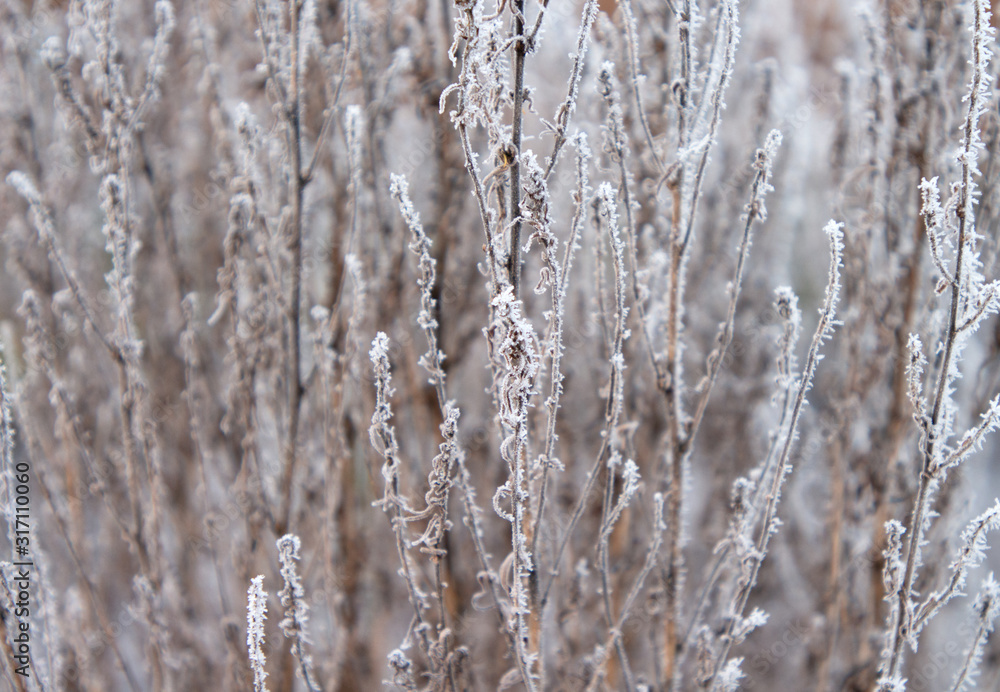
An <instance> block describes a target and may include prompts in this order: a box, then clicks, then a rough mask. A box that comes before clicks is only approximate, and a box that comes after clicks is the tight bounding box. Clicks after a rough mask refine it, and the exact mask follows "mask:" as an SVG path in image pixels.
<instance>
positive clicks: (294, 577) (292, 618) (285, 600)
mask: <svg viewBox="0 0 1000 692" xmlns="http://www.w3.org/2000/svg"><path fill="white" fill-rule="evenodd" d="M301 546H302V542H301V541H300V540H299V537H298V536H296V535H294V534H290V533H289V534H285V535H284V536H282V537H281V538H279V539H278V541H277V547H278V561H279V562H280V563H281V578H282V579H283V580H284V582H285V586H284V588H283V589H282V590H281V591H280V592H279V593H278V596H279V597H280V598H281V605H282V606H284V608H285V617H284V619H283V620H282V621H281V624H280V626H281V633H282V634H284V635H285V637H286V638H287V639H290V640H291V642H292V655H293V656H295V659H296V660H297V661H298V662H299V666H298V669H297V673H298V676H299V677H300V678H301V679H302V682H303V683H305V686H306V687H307V688H308V689H309V690H310V692H316V691H318V690H319V685H317V684H316V681H315V680H314V679H313V677H314V676H313V671H312V656H310V655H309V653H308V650H307V647H308V645H309V604H308V603H306V600H305V596H306V592H305V589H304V588H303V587H302V578H301V577H300V576H299V573H298V569H297V568H296V566H295V563H296V562H297V561H298V560H299V559H300V558H299V549H300V548H301Z"/></svg>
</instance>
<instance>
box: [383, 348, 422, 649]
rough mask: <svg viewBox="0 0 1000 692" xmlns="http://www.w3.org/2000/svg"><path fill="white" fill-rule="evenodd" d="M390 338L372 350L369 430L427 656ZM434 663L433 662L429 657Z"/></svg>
mask: <svg viewBox="0 0 1000 692" xmlns="http://www.w3.org/2000/svg"><path fill="white" fill-rule="evenodd" d="M388 348H389V337H388V336H386V335H385V333H384V332H379V333H378V334H376V335H375V339H374V340H373V341H372V349H371V351H369V354H368V355H369V357H370V358H371V361H372V366H373V369H374V374H375V411H374V412H373V413H372V424H371V427H370V428H369V429H368V433H369V436H370V437H371V442H372V446H373V447H375V449H376V450H378V451H379V453H380V454H381V455H382V457H383V458H384V459H385V463H384V464H383V466H382V478H383V480H384V481H385V490H384V493H383V496H382V499H381V500H379V501H378V503H377V504H379V505H380V506H381V507H382V510H383V511H384V512H385V513H386V514H388V515H389V517H390V519H389V523H390V525H391V526H392V533H393V536H394V537H395V540H396V553H397V556H398V558H399V565H400V573H401V574H402V576H403V581H404V582H405V583H406V590H407V593H408V595H409V599H410V603H411V604H412V605H413V610H414V615H415V619H416V623H417V632H418V633H420V635H421V636H420V637H419V641H420V645H421V648H422V649H423V650H424V652H425V653H426V651H427V640H426V635H427V631H428V626H427V623H426V620H425V619H424V609H425V607H426V603H425V602H424V597H423V595H422V594H421V593H420V590H419V588H418V586H417V581H416V579H417V578H416V575H415V574H414V572H413V569H412V567H411V565H410V557H409V554H408V551H407V543H406V537H405V535H404V534H405V532H406V519H407V517H406V507H405V503H404V500H403V498H402V497H400V494H399V493H400V486H399V472H400V459H399V445H398V444H397V442H396V429H395V427H394V426H393V425H392V407H391V406H390V404H389V398H390V397H391V396H392V392H393V389H392V384H391V383H392V374H391V371H390V369H389V354H388ZM429 658H430V660H431V661H432V662H433V660H434V659H433V658H432V657H429Z"/></svg>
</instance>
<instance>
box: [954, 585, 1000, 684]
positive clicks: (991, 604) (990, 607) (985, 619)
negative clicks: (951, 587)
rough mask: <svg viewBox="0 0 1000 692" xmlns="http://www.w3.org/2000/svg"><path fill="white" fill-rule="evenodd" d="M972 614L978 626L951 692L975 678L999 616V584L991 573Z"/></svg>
mask: <svg viewBox="0 0 1000 692" xmlns="http://www.w3.org/2000/svg"><path fill="white" fill-rule="evenodd" d="M974 612H975V615H976V618H977V619H978V621H979V626H978V627H977V628H976V634H975V636H974V637H973V639H972V643H971V644H970V645H969V651H968V653H967V654H966V656H965V661H964V662H963V664H962V668H961V670H959V671H958V675H957V676H956V677H955V684H954V685H953V686H952V688H951V689H952V692H961V690H964V689H965V688H966V684H968V683H971V682H972V681H973V679H974V678H975V675H976V673H977V672H978V671H977V669H978V668H979V662H980V660H981V659H982V656H983V646H984V645H985V644H986V640H987V638H988V637H989V636H990V633H992V632H993V626H994V624H995V623H996V618H997V615H998V614H1000V584H997V582H996V580H994V578H993V573H992V572H990V573H989V575H988V576H987V577H986V581H985V583H984V584H983V588H982V590H981V591H980V593H979V597H978V598H977V599H976V604H975V606H974Z"/></svg>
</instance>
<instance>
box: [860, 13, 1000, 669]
mask: <svg viewBox="0 0 1000 692" xmlns="http://www.w3.org/2000/svg"><path fill="white" fill-rule="evenodd" d="M972 4H973V8H972V9H973V20H972V27H971V30H972V57H971V61H970V62H971V64H972V82H971V83H970V85H969V94H968V101H969V107H968V111H967V112H966V118H965V126H964V128H963V135H962V150H961V152H960V153H959V157H958V158H959V163H960V164H961V169H962V178H961V182H960V183H959V184H958V187H957V199H956V211H955V214H956V216H957V217H958V218H957V226H958V228H957V234H958V239H957V246H956V248H955V270H954V272H953V273H952V275H951V276H952V277H953V280H952V281H951V300H950V306H949V313H948V322H947V324H946V325H945V329H944V334H943V336H942V340H943V342H944V348H943V353H941V354H940V358H941V361H940V362H941V366H940V371H939V373H938V380H937V384H936V387H935V392H934V403H933V408H932V411H931V414H930V421H929V422H928V425H927V428H928V431H929V432H928V433H927V440H926V443H925V444H924V445H923V449H922V450H921V451H922V452H923V454H922V456H923V459H922V462H921V473H920V482H919V485H918V487H917V493H916V497H915V499H914V501H913V510H912V514H911V517H910V523H909V527H908V529H909V536H908V539H907V544H906V567H905V571H904V575H903V579H902V583H901V584H900V588H899V592H898V594H897V595H891V596H890V595H887V598H890V597H891V598H898V599H899V615H898V617H896V618H895V622H894V623H893V625H892V629H891V631H890V632H888V633H887V635H886V637H887V639H886V648H885V650H884V652H883V654H882V661H881V663H880V665H879V679H880V682H881V681H892V680H896V679H899V678H900V677H901V670H902V666H903V644H904V641H911V642H914V641H915V639H913V636H912V633H913V627H912V625H913V622H912V619H913V617H914V610H915V607H916V606H915V604H914V602H913V595H914V594H913V586H914V583H915V581H916V577H917V571H918V569H919V567H920V564H921V556H920V553H921V546H922V545H923V541H924V535H925V533H926V531H927V529H928V528H929V525H930V519H931V512H932V507H931V505H932V500H933V496H934V491H935V490H936V489H937V487H938V486H939V485H940V483H941V482H942V481H943V480H944V478H945V476H946V473H947V470H948V468H949V467H948V461H947V457H945V456H944V448H945V445H946V443H947V439H948V438H949V437H950V436H951V434H952V430H951V426H952V424H953V422H954V417H955V407H954V406H953V404H952V388H951V384H952V383H953V382H954V380H955V378H957V377H958V376H959V372H958V367H957V364H956V362H957V360H958V357H959V354H960V353H961V351H962V349H963V347H964V345H965V336H966V335H965V334H961V335H960V329H959V326H960V313H961V311H962V301H963V299H967V298H968V291H969V286H968V285H967V284H969V283H971V282H972V280H973V278H974V276H975V275H976V271H975V268H976V266H977V263H978V257H977V252H976V249H975V247H974V244H975V242H976V235H977V234H976V232H975V219H974V215H973V207H974V203H975V180H974V178H975V176H977V175H978V173H979V172H978V168H977V166H976V161H977V157H978V154H979V151H980V149H982V147H983V144H982V139H981V137H980V132H979V119H980V116H981V115H982V113H983V111H984V109H985V101H986V99H987V98H988V97H989V95H990V86H989V85H990V81H991V76H990V74H989V72H988V67H989V60H990V57H991V55H992V52H991V49H990V45H991V44H992V43H993V36H994V33H995V31H994V29H993V27H992V26H991V25H990V6H989V3H988V2H985V0H974V1H973V3H972ZM932 196H933V195H932ZM931 201H933V200H931ZM931 211H932V216H935V215H937V213H938V212H937V209H936V208H934V205H933V204H931ZM992 421H993V419H992V414H991V419H990V420H989V427H992V426H993V425H994V423H993V422H992ZM967 439H969V438H967ZM969 441H970V442H972V443H974V442H975V437H973V438H972V439H970V440H969Z"/></svg>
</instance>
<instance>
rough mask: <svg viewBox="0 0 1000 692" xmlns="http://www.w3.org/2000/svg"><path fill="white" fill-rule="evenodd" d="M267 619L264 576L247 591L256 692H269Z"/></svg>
mask: <svg viewBox="0 0 1000 692" xmlns="http://www.w3.org/2000/svg"><path fill="white" fill-rule="evenodd" d="M266 619H267V592H266V591H264V575H263V574H259V575H257V576H256V577H254V578H253V579H251V580H250V588H249V589H247V653H248V656H249V658H250V668H251V669H252V670H253V688H254V691H255V692H267V683H266V682H265V678H266V677H267V671H266V670H265V669H264V668H265V665H266V664H267V657H266V656H265V654H264V620H266Z"/></svg>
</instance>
